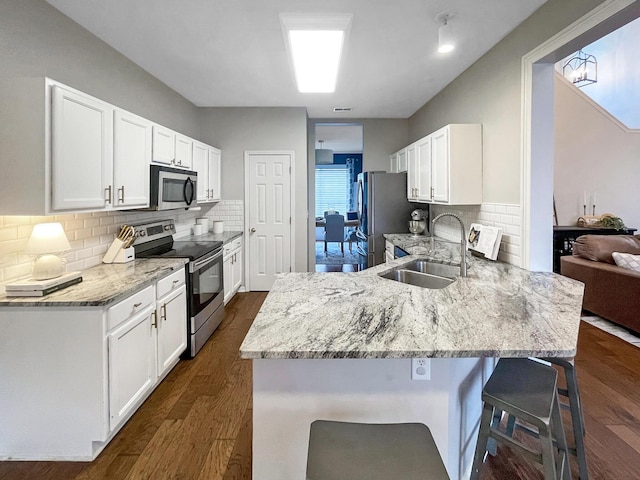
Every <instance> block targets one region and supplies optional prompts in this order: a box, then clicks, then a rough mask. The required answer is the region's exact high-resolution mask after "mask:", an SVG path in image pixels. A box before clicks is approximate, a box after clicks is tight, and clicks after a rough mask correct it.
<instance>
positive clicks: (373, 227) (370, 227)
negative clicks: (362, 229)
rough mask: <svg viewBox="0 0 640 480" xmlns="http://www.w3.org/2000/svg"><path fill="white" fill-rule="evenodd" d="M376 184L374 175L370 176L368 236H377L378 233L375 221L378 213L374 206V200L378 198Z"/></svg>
mask: <svg viewBox="0 0 640 480" xmlns="http://www.w3.org/2000/svg"><path fill="white" fill-rule="evenodd" d="M375 185H376V182H375V176H374V175H370V176H369V188H368V191H367V205H368V206H369V207H368V208H367V216H368V218H367V229H368V230H367V234H368V235H375V234H377V233H378V232H377V231H376V219H375V212H376V207H375V205H374V204H373V199H374V198H376V197H375V194H376V187H375Z"/></svg>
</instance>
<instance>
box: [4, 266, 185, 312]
mask: <svg viewBox="0 0 640 480" xmlns="http://www.w3.org/2000/svg"><path fill="white" fill-rule="evenodd" d="M187 261H188V260H187V259H184V258H170V259H167V258H148V259H146V258H145V259H139V260H134V261H132V262H129V263H111V264H104V263H103V264H100V265H96V266H95V267H91V268H88V269H86V270H83V271H82V282H80V283H78V284H76V285H72V286H70V287H67V288H65V289H63V290H60V291H58V292H54V293H51V294H49V295H45V296H44V297H7V296H6V294H5V292H4V288H2V292H0V307H96V306H106V305H109V304H111V303H114V302H117V301H119V300H122V299H123V298H126V297H128V296H130V295H131V294H133V293H135V292H137V291H139V290H142V289H143V288H144V287H146V286H148V285H151V284H152V283H154V282H156V281H157V280H158V279H160V278H162V277H164V276H166V275H168V274H170V273H171V272H172V271H174V270H177V269H181V268H184V265H185V263H186V262H187Z"/></svg>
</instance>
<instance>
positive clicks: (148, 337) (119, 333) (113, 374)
mask: <svg viewBox="0 0 640 480" xmlns="http://www.w3.org/2000/svg"><path fill="white" fill-rule="evenodd" d="M155 316H156V311H155V305H149V306H148V307H147V308H145V309H144V310H143V311H142V312H140V313H139V314H137V315H134V316H133V317H131V318H130V319H128V320H127V321H125V322H124V323H123V324H122V325H120V326H118V327H117V328H116V329H114V330H113V331H112V332H111V333H109V335H108V344H109V429H110V430H113V429H114V428H115V427H116V426H118V425H119V424H120V422H122V421H123V420H124V419H125V418H127V417H128V416H129V414H130V413H131V411H132V410H134V409H135V408H136V407H137V406H138V405H139V404H140V403H141V402H142V400H143V399H144V398H146V396H147V395H148V394H149V392H150V391H151V390H152V389H153V386H154V384H155V381H156V376H157V375H156V351H155V350H156V349H155V331H154V326H153V325H154V323H155V321H156V320H155Z"/></svg>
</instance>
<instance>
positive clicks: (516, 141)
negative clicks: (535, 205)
mask: <svg viewBox="0 0 640 480" xmlns="http://www.w3.org/2000/svg"><path fill="white" fill-rule="evenodd" d="M600 3H602V0H549V1H548V2H547V3H545V4H544V5H543V6H542V7H541V8H540V9H538V10H537V11H536V12H534V13H533V14H532V15H531V16H530V17H529V18H528V19H527V20H525V21H524V22H523V23H522V24H521V25H520V26H518V27H517V28H516V29H515V30H514V31H513V32H511V33H510V34H509V35H508V36H507V37H505V38H504V39H503V40H502V41H501V42H500V43H498V44H497V45H496V46H495V47H494V48H492V49H491V50H490V51H489V52H488V53H487V54H486V55H484V56H483V57H482V58H481V59H480V60H478V61H477V62H476V63H475V64H473V65H472V66H471V67H469V68H468V69H467V70H466V71H465V72H464V73H463V74H462V75H460V76H459V77H458V78H456V79H455V80H454V81H453V82H451V83H450V84H449V85H448V86H447V87H446V88H445V89H444V90H442V91H441V92H440V93H439V94H438V95H436V96H435V97H434V98H433V99H432V100H430V101H429V102H428V103H427V104H425V105H424V106H423V107H422V108H421V109H419V110H418V111H417V112H416V113H415V114H414V115H413V116H411V117H410V118H409V140H410V141H414V140H417V139H419V138H421V137H423V136H424V135H427V134H429V133H431V132H433V131H435V130H437V129H438V128H440V127H442V126H444V125H446V124H449V123H481V124H482V125H483V142H484V145H483V149H484V151H483V153H484V174H483V187H484V194H483V200H484V202H492V203H512V204H519V203H520V158H521V151H520V149H521V136H520V134H521V75H520V73H521V72H520V69H521V60H522V57H523V56H524V55H525V54H527V53H528V52H530V51H531V50H533V49H534V48H536V47H538V46H539V45H540V44H542V43H543V42H545V41H546V40H547V39H549V38H550V37H552V36H553V35H555V34H556V33H557V32H559V31H560V30H562V29H563V28H565V27H566V26H568V25H570V24H571V23H573V22H574V21H575V20H577V19H579V18H580V17H582V16H583V15H584V14H585V13H587V12H589V11H590V10H592V9H593V8H595V7H596V6H597V5H599V4H600Z"/></svg>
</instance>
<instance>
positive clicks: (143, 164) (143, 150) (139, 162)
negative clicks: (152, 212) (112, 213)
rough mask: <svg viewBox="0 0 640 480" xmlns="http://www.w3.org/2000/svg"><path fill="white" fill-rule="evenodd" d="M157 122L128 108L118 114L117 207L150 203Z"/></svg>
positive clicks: (115, 127) (114, 156)
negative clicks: (151, 170) (150, 165)
mask: <svg viewBox="0 0 640 480" xmlns="http://www.w3.org/2000/svg"><path fill="white" fill-rule="evenodd" d="M152 126H153V124H152V123H151V122H150V121H148V120H145V119H144V118H142V117H139V116H137V115H134V114H133V113H129V112H127V111H125V110H120V109H116V110H115V117H114V155H113V185H114V187H113V188H114V189H115V199H114V207H115V208H118V209H124V208H139V207H146V206H148V205H149V164H150V163H151V137H152Z"/></svg>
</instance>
